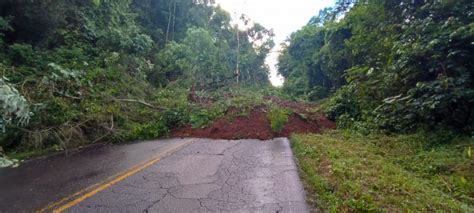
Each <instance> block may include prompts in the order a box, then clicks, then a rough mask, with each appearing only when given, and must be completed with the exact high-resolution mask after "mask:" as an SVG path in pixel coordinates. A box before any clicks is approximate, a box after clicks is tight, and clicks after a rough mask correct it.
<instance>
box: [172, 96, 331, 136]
mask: <svg viewBox="0 0 474 213" xmlns="http://www.w3.org/2000/svg"><path fill="white" fill-rule="evenodd" d="M272 98H273V99H275V100H272V101H273V102H274V103H276V104H278V105H280V106H283V107H287V108H290V109H292V110H293V111H294V112H295V113H298V114H304V117H305V118H302V117H301V116H299V115H298V114H292V115H291V116H290V117H289V119H288V122H287V123H286V124H285V126H284V127H283V129H282V130H281V131H280V132H279V133H275V132H273V131H272V129H271V127H270V122H269V120H268V118H267V113H266V109H265V107H263V106H258V107H255V108H254V109H253V110H252V111H251V112H250V113H248V115H247V116H234V115H235V114H237V113H236V112H238V111H239V110H238V109H230V110H229V111H228V112H227V113H226V116H225V117H224V118H221V119H218V120H217V121H214V122H213V123H212V124H210V125H209V126H208V127H205V128H197V129H193V128H191V126H184V127H180V128H176V129H174V130H172V131H171V136H172V137H197V138H213V139H229V140H230V139H249V138H252V139H260V140H266V139H271V138H275V137H289V136H290V135H291V134H292V133H318V132H321V130H322V129H334V128H335V127H336V125H335V124H334V122H332V121H330V120H328V119H327V118H326V117H324V116H323V115H322V114H319V113H308V112H307V110H306V109H307V108H308V107H310V106H309V105H305V104H300V103H296V102H285V101H282V100H281V99H276V98H275V97H272Z"/></svg>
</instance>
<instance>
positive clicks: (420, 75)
mask: <svg viewBox="0 0 474 213" xmlns="http://www.w3.org/2000/svg"><path fill="white" fill-rule="evenodd" d="M473 42H474V3H473V2H472V1H469V0H461V1H421V0H419V1H418V0H415V1H412V0H406V1H371V0H369V1H365V0H364V1H357V0H356V1H338V3H337V4H336V6H335V7H332V8H327V9H324V10H322V11H320V13H319V15H317V16H315V17H313V18H312V19H311V20H310V21H309V23H308V24H307V25H306V26H304V27H303V28H302V29H300V30H299V31H297V32H295V33H293V34H292V35H291V37H290V38H289V39H288V42H286V43H285V46H284V49H283V51H282V54H281V55H280V57H279V72H280V73H281V74H282V75H283V76H284V77H285V78H286V82H285V85H284V87H285V91H287V92H289V93H290V94H293V95H294V96H299V97H302V98H305V99H307V100H311V101H316V100H321V99H325V98H328V97H329V98H328V99H327V100H326V101H325V103H324V104H323V105H324V107H323V108H324V111H325V112H326V113H327V115H328V116H329V117H330V118H332V119H335V120H337V122H338V126H339V127H350V128H354V129H358V130H360V131H362V132H368V131H371V130H374V129H379V130H383V131H388V132H413V131H416V130H419V129H424V130H427V131H437V130H440V129H448V130H454V131H457V132H463V133H468V134H469V133H471V132H472V131H473V130H474V129H473V128H474V112H473V110H474V74H473V69H474V61H473V58H474V55H473V51H474V45H473Z"/></svg>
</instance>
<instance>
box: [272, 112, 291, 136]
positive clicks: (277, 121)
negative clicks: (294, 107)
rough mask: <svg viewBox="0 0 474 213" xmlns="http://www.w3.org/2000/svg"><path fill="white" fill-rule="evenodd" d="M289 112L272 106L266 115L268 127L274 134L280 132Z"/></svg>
mask: <svg viewBox="0 0 474 213" xmlns="http://www.w3.org/2000/svg"><path fill="white" fill-rule="evenodd" d="M290 114H291V112H290V111H289V110H288V109H285V108H281V107H277V106H272V107H271V108H270V110H269V111H268V113H267V116H268V120H270V126H271V128H272V130H273V131H274V132H280V131H281V130H282V129H283V127H284V126H285V124H286V122H288V118H289V117H290Z"/></svg>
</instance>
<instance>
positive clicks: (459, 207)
mask: <svg viewBox="0 0 474 213" xmlns="http://www.w3.org/2000/svg"><path fill="white" fill-rule="evenodd" d="M291 140H292V145H293V149H294V152H295V155H296V157H297V159H298V163H299V166H300V169H301V175H302V177H303V179H304V182H305V185H306V187H307V189H308V194H309V195H308V197H309V200H310V201H311V202H312V203H313V204H314V205H315V206H318V207H320V208H322V209H324V210H329V211H337V212H339V211H361V212H373V211H376V212H378V211H389V212H393V211H395V212H400V211H401V212H406V211H453V212H472V211H474V158H473V156H472V155H471V154H470V151H469V150H470V149H472V147H474V140H473V139H472V138H457V139H454V140H453V141H451V142H450V143H449V144H446V143H445V144H440V143H434V142H432V141H431V140H430V137H427V136H423V135H417V134H416V135H398V136H385V135H372V136H361V135H357V134H354V133H350V132H343V131H333V132H328V133H324V134H308V135H294V136H293V137H292V139H291Z"/></svg>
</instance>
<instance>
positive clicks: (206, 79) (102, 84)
mask: <svg viewBox="0 0 474 213" xmlns="http://www.w3.org/2000/svg"><path fill="white" fill-rule="evenodd" d="M240 21H241V22H242V23H244V24H245V26H244V27H241V28H245V29H240V28H238V27H237V26H232V25H231V16H230V14H229V13H228V12H226V11H224V10H222V9H221V8H219V7H217V6H216V5H215V4H214V2H212V1H208V0H193V1H191V0H156V1H150V0H118V1H116V0H114V1H111V0H91V1H83V0H48V1H29V0H28V1H27V0H21V1H17V0H5V1H1V2H0V70H1V72H2V79H1V80H0V81H1V87H0V98H1V103H2V105H3V107H2V117H1V120H0V127H1V129H2V134H1V141H2V142H0V146H1V147H3V149H6V150H12V149H14V148H15V149H16V148H18V147H21V148H22V149H26V150H28V149H32V148H33V149H41V148H45V147H55V148H56V149H61V150H63V149H66V148H67V147H68V146H78V145H81V144H84V143H91V142H97V141H105V140H109V141H124V140H135V139H144V138H156V137H161V136H163V135H166V133H167V132H168V131H169V129H170V128H171V127H173V126H176V125H178V124H179V123H183V122H187V120H189V114H190V110H192V109H190V108H189V107H188V104H187V101H186V98H187V91H188V90H189V89H190V88H193V89H194V88H195V90H197V91H201V90H210V89H215V88H219V87H222V86H223V85H227V86H229V85H232V84H245V85H257V86H266V85H269V80H268V77H267V73H268V68H267V66H266V65H265V64H264V60H265V58H266V55H267V54H268V52H269V51H270V49H271V48H272V47H273V41H272V37H273V33H272V31H270V30H268V29H265V28H264V27H263V26H261V25H259V24H257V23H254V22H252V21H251V20H250V19H249V18H248V17H246V16H245V15H242V17H241V18H240Z"/></svg>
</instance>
